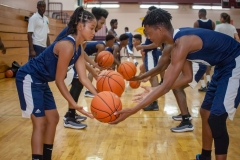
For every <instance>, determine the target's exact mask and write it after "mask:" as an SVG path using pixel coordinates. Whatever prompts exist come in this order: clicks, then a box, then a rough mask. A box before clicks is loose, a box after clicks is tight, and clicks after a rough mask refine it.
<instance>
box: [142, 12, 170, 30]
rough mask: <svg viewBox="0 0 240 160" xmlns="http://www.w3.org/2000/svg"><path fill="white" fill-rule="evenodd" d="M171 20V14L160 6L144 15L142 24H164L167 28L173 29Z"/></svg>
mask: <svg viewBox="0 0 240 160" xmlns="http://www.w3.org/2000/svg"><path fill="white" fill-rule="evenodd" d="M171 20H172V16H171V14H170V13H168V12H167V11H165V10H163V9H160V8H159V9H155V10H153V11H151V12H150V13H149V14H147V15H146V16H145V17H144V20H143V22H142V26H146V25H149V26H157V25H160V26H164V27H165V28H166V29H171V28H172V24H171Z"/></svg>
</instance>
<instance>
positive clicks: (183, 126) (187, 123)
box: [171, 85, 194, 132]
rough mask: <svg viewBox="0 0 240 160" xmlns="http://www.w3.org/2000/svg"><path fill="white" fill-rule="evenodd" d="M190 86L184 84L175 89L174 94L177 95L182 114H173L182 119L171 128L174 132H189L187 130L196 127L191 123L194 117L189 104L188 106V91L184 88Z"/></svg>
mask: <svg viewBox="0 0 240 160" xmlns="http://www.w3.org/2000/svg"><path fill="white" fill-rule="evenodd" d="M186 87H188V85H187V86H183V87H180V88H177V89H173V94H174V96H175V97H176V100H177V104H178V106H179V109H180V111H181V114H180V115H178V117H177V116H175V117H174V116H173V118H178V119H180V120H181V123H180V124H179V125H178V126H177V127H174V128H171V131H172V132H187V131H193V130H194V127H193V125H192V123H191V120H192V117H191V115H190V114H189V112H188V106H187V99H186V93H185V91H184V89H185V88H186Z"/></svg>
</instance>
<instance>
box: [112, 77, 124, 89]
mask: <svg viewBox="0 0 240 160" xmlns="http://www.w3.org/2000/svg"><path fill="white" fill-rule="evenodd" d="M109 78H111V79H112V80H113V81H115V82H116V83H117V84H119V86H120V87H121V88H122V90H123V91H124V88H123V86H122V85H121V84H120V83H119V82H118V81H116V80H115V79H113V78H112V77H109ZM108 84H109V83H108ZM109 86H110V85H109Z"/></svg>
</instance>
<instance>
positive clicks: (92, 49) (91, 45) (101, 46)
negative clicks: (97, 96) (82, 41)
mask: <svg viewBox="0 0 240 160" xmlns="http://www.w3.org/2000/svg"><path fill="white" fill-rule="evenodd" d="M114 42H115V37H114V36H113V35H107V36H106V38H105V41H96V42H87V45H86V48H85V49H84V51H85V52H86V53H87V55H88V56H91V55H94V54H96V55H95V60H94V61H95V62H96V63H97V60H96V58H97V55H98V54H99V53H100V52H101V51H104V50H105V48H106V47H112V46H113V45H114ZM74 78H77V77H74ZM88 79H89V80H90V81H91V82H92V81H93V76H92V73H91V72H89V74H88ZM84 96H85V97H91V98H93V97H94V95H93V94H92V93H91V92H90V91H89V90H87V91H86V92H85V94H84Z"/></svg>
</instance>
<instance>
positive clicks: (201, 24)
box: [198, 19, 213, 30]
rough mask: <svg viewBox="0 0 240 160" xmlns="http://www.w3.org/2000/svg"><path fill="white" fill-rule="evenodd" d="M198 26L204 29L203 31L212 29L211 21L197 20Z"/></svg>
mask: <svg viewBox="0 0 240 160" xmlns="http://www.w3.org/2000/svg"><path fill="white" fill-rule="evenodd" d="M198 25H199V28H204V29H210V30H213V27H212V20H210V19H209V20H207V21H205V20H200V19H199V20H198Z"/></svg>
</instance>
